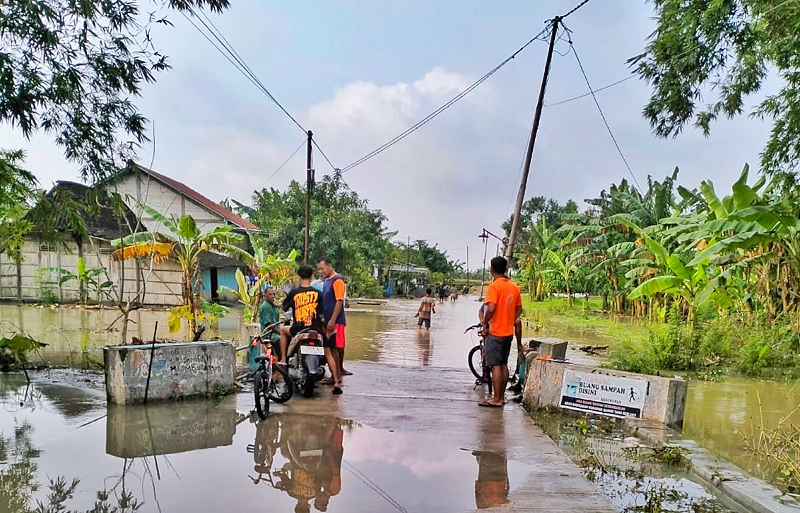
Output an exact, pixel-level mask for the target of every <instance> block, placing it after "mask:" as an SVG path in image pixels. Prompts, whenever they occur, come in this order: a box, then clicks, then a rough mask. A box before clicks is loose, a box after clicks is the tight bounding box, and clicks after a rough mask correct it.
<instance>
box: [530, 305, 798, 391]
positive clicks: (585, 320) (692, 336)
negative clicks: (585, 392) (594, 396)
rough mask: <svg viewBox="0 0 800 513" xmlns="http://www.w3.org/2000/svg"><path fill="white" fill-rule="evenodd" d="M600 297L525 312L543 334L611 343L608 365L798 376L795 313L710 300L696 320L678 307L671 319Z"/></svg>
mask: <svg viewBox="0 0 800 513" xmlns="http://www.w3.org/2000/svg"><path fill="white" fill-rule="evenodd" d="M600 307H601V301H600V299H599V298H589V299H588V300H585V299H576V300H575V301H574V304H573V306H572V308H570V307H569V305H568V303H567V300H566V298H548V299H546V300H544V301H538V302H536V301H530V300H525V301H524V311H525V317H526V318H527V319H528V320H529V321H530V322H532V323H534V324H536V325H540V326H543V328H542V329H543V330H544V332H545V333H547V332H548V330H549V331H551V332H552V333H553V334H554V335H556V336H558V335H561V336H565V337H568V336H569V334H570V333H574V332H575V331H576V330H577V331H579V332H582V334H585V335H586V336H587V338H594V339H596V341H597V342H598V343H602V344H607V345H609V346H610V348H611V353H610V359H609V362H608V366H609V367H611V368H614V369H618V370H624V371H629V372H637V373H642V374H658V373H660V372H662V371H679V372H690V373H693V376H694V377H695V378H698V379H707V380H711V381H715V380H719V379H721V377H723V376H724V375H726V374H731V373H737V374H742V375H745V376H754V377H764V378H794V377H800V338H798V335H797V334H796V333H794V331H793V330H792V326H793V325H795V324H796V323H797V321H796V319H794V318H789V317H786V318H780V319H778V320H770V319H768V318H767V317H766V316H764V315H758V314H756V313H752V312H739V311H733V310H730V311H727V312H721V311H719V310H718V309H717V308H716V307H713V306H709V307H706V308H704V309H700V310H698V311H697V313H696V317H695V319H694V320H693V322H691V323H688V322H686V321H685V320H683V319H681V318H680V316H679V313H678V311H677V310H676V309H675V308H673V309H671V310H670V311H669V313H668V319H667V322H666V323H651V322H647V321H646V320H631V319H630V318H627V317H619V316H611V315H607V314H603V313H598V311H599V309H600Z"/></svg>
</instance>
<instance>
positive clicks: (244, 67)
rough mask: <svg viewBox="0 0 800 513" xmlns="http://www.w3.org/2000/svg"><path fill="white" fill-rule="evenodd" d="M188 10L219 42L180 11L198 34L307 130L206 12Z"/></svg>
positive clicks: (304, 130) (329, 162)
mask: <svg viewBox="0 0 800 513" xmlns="http://www.w3.org/2000/svg"><path fill="white" fill-rule="evenodd" d="M189 12H190V13H191V14H192V15H194V16H195V17H196V18H197V20H198V21H199V22H200V23H201V24H202V25H203V26H204V27H205V28H206V30H207V31H208V32H209V33H210V34H211V36H212V37H213V38H214V39H215V40H216V41H217V43H219V44H217V43H215V42H214V41H212V40H211V38H209V37H208V35H207V34H206V33H205V32H204V31H203V30H202V29H201V28H200V27H199V26H198V25H197V24H195V23H194V21H193V20H192V19H191V18H189V16H187V15H186V14H185V13H183V12H182V11H181V14H183V16H184V18H186V19H187V20H188V21H189V23H191V24H192V26H193V27H194V28H195V30H197V31H198V32H200V34H201V35H202V36H203V37H204V38H206V40H207V41H208V42H209V43H211V45H212V46H213V47H214V48H215V49H216V50H217V51H218V52H220V53H221V54H222V56H223V57H225V58H226V59H227V60H228V62H230V63H231V64H233V66H234V67H235V68H236V69H237V70H238V71H239V72H240V73H242V75H244V77H245V78H247V79H248V80H249V81H250V82H251V83H252V84H253V85H254V86H256V87H257V88H258V89H259V90H260V91H261V92H263V93H264V94H265V95H266V96H267V97H268V98H269V99H270V100H271V101H272V102H273V103H274V104H275V105H277V106H278V108H279V109H280V110H281V111H282V112H283V113H284V114H286V116H287V117H288V118H289V119H290V120H292V122H293V123H294V124H295V125H297V127H298V128H300V130H302V131H303V133H307V130H306V129H305V128H304V127H303V125H301V124H300V122H299V121H297V119H296V118H295V117H294V116H292V115H291V114H290V113H289V111H288V110H286V108H285V107H284V106H283V105H282V104H281V103H280V102H279V101H278V100H277V98H275V96H273V94H272V93H271V92H270V91H269V89H267V87H266V86H265V85H264V83H263V82H261V80H260V79H259V78H258V76H257V75H256V74H255V72H254V71H253V70H252V68H250V66H249V65H248V64H247V62H246V61H245V60H244V58H243V57H242V56H241V55H240V54H239V52H237V51H236V49H235V48H234V47H233V45H232V44H231V43H230V42H229V41H228V39H227V38H226V37H225V35H224V34H223V33H222V31H221V30H220V29H219V28H218V27H217V26H216V25H215V24H214V22H213V21H211V19H210V18H209V17H208V16H207V15H206V13H205V12H204V11H202V10H200V15H201V16H202V18H201V17H200V16H198V15H197V13H196V12H195V11H194V10H193V9H191V8H190V9H189ZM203 18H204V19H205V21H204V20H203ZM220 46H222V48H224V50H223V49H222V48H220ZM313 142H314V145H315V146H316V147H317V149H318V150H319V152H320V153H322V155H323V156H324V157H325V160H326V161H327V162H328V164H330V166H331V169H333V170H334V171H335V170H336V166H334V165H333V163H332V162H331V160H330V159H329V158H328V156H327V155H325V152H324V151H323V150H322V148H321V147H320V146H319V144H318V143H317V142H316V141H313Z"/></svg>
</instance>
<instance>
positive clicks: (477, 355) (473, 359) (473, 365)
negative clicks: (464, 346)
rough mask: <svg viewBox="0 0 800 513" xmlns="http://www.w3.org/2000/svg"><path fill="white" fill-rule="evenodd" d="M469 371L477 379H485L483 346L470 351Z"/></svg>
mask: <svg viewBox="0 0 800 513" xmlns="http://www.w3.org/2000/svg"><path fill="white" fill-rule="evenodd" d="M467 361H468V362H469V370H471V371H472V374H473V375H474V376H475V379H481V378H483V355H482V354H481V346H479V345H478V346H475V347H473V348H472V349H470V351H469V357H468V359H467Z"/></svg>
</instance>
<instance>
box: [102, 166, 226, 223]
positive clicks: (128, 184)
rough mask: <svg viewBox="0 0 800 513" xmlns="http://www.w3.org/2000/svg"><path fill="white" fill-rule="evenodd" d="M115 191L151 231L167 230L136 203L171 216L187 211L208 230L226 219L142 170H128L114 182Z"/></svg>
mask: <svg viewBox="0 0 800 513" xmlns="http://www.w3.org/2000/svg"><path fill="white" fill-rule="evenodd" d="M116 191H117V192H118V193H119V194H120V196H122V198H123V200H124V201H125V204H126V205H127V206H128V208H130V209H131V210H132V211H133V212H134V213H135V214H136V215H140V216H141V219H142V224H144V225H145V227H147V229H148V230H149V231H151V232H165V233H168V232H169V230H167V229H166V228H164V227H163V226H161V223H159V222H158V221H155V220H153V219H152V218H150V217H149V216H148V215H147V214H145V213H143V212H141V211H140V210H139V209H138V208H137V203H141V204H143V205H147V206H149V207H152V208H154V209H156V210H157V211H158V212H160V213H161V214H163V215H165V216H167V217H171V216H174V217H175V218H180V217H181V216H185V215H190V216H192V217H193V218H194V220H195V221H196V222H197V226H198V227H199V228H200V230H201V231H206V230H212V229H214V228H216V227H218V226H225V225H227V221H226V220H225V219H223V218H222V216H220V215H219V214H217V213H216V212H211V211H209V210H208V209H207V208H205V207H204V206H202V205H199V204H197V203H195V202H194V201H193V200H192V199H190V198H187V197H186V196H183V195H181V194H179V193H177V192H175V191H174V190H173V189H171V188H170V187H167V186H166V185H164V184H162V183H161V182H159V181H158V180H156V179H155V178H152V177H150V175H148V174H146V173H139V174H138V175H136V174H129V175H128V176H126V177H125V179H124V180H123V181H122V182H121V183H119V184H117V185H116Z"/></svg>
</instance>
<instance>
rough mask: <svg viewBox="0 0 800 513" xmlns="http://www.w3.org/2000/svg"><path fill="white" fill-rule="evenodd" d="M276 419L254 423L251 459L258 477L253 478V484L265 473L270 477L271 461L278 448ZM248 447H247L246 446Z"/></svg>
mask: <svg viewBox="0 0 800 513" xmlns="http://www.w3.org/2000/svg"><path fill="white" fill-rule="evenodd" d="M277 438H278V421H277V420H273V419H272V418H270V419H267V420H263V421H261V422H259V423H257V424H256V440H255V443H254V444H253V461H254V463H255V467H254V469H255V471H256V472H258V477H257V478H253V484H258V483H259V482H260V481H261V479H262V478H263V476H264V475H265V474H266V476H267V479H269V478H270V472H271V471H272V461H273V458H274V457H275V452H276V451H277V449H278V440H277ZM248 449H249V448H248Z"/></svg>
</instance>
